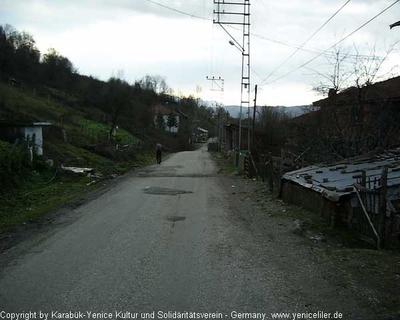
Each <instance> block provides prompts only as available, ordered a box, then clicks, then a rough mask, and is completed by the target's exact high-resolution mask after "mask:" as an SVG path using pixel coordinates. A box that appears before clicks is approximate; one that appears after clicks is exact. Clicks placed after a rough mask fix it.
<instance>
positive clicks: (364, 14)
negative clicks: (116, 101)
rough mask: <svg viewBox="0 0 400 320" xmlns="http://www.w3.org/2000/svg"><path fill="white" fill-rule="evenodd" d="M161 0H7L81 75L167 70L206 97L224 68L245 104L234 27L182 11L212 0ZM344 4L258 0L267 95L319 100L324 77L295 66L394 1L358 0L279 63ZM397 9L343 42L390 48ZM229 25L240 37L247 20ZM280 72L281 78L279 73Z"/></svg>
mask: <svg viewBox="0 0 400 320" xmlns="http://www.w3.org/2000/svg"><path fill="white" fill-rule="evenodd" d="M152 1H153V0H152ZM153 2H157V3H159V4H160V5H157V4H154V3H152V2H151V1H147V0H141V1H137V0H136V1H132V0H103V1H98V0H80V1H77V0H68V1H67V0H36V1H31V0H18V1H14V0H3V1H2V10H1V11H0V20H1V21H3V23H9V24H12V25H13V26H14V27H15V28H16V29H18V30H20V31H22V30H25V31H28V32H29V33H31V34H32V35H33V36H34V38H35V40H36V41H37V44H38V46H39V48H40V50H41V51H42V52H45V51H46V50H47V49H48V48H49V47H54V48H56V49H57V50H58V51H59V52H60V53H61V54H62V55H64V56H67V57H68V58H69V59H70V60H71V61H72V62H73V63H74V65H75V66H76V67H77V68H78V69H79V72H81V73H83V74H89V75H93V76H97V77H100V78H101V79H104V80H106V79H108V78H109V77H110V76H111V75H112V74H113V72H114V73H115V72H116V71H117V70H120V69H122V70H124V73H125V77H126V79H127V80H128V81H131V82H132V81H134V80H136V79H140V78H141V77H143V76H145V75H146V74H152V75H160V76H164V77H166V78H167V82H168V84H169V85H170V86H171V87H172V88H173V89H175V91H182V92H185V93H190V92H192V93H194V92H195V87H196V85H200V86H201V87H202V88H203V91H202V94H203V95H204V96H207V95H208V93H209V89H210V83H209V82H208V81H207V80H206V78H205V77H206V76H207V75H208V76H221V77H223V78H224V79H225V89H226V90H225V95H224V101H225V103H227V104H235V103H236V104H238V103H239V102H240V75H241V53H240V52H239V51H238V50H236V49H235V48H234V47H231V46H230V45H229V44H228V41H229V40H230V37H229V35H227V34H226V33H225V32H224V31H223V30H222V29H221V28H220V27H219V26H218V25H213V24H212V22H211V21H206V20H202V19H197V18H193V17H190V16H188V15H185V14H182V13H179V12H177V11H182V12H185V13H188V14H189V15H196V16H200V17H206V18H207V19H212V18H213V9H214V8H213V2H212V1H210V0H185V1H183V0H154V1H153ZM344 3H345V0H343V1H340V3H338V2H337V1H328V0H310V1H307V5H305V4H304V1H298V0H285V1H267V0H252V1H251V12H252V15H251V32H252V34H253V35H252V36H251V39H250V41H251V67H252V74H251V81H252V82H251V83H252V85H251V86H252V87H254V84H256V83H261V81H262V79H265V78H266V77H267V76H268V75H270V74H271V73H272V72H274V73H273V75H271V76H270V78H269V79H268V81H266V83H268V82H270V81H273V82H272V83H271V84H270V85H266V86H265V85H263V86H260V88H259V90H260V94H259V101H260V104H263V103H264V104H275V103H276V104H284V105H293V104H297V103H295V100H296V99H298V101H299V103H298V104H303V103H307V101H308V100H309V101H308V103H311V102H312V101H313V99H314V97H313V93H312V92H311V91H310V88H311V87H312V86H313V85H314V84H315V83H318V82H319V81H320V80H321V79H320V78H319V77H318V76H317V73H315V72H311V71H310V70H309V69H305V68H301V69H299V70H298V71H296V72H293V73H291V72H292V71H293V70H296V69H297V68H298V67H299V66H301V65H302V64H304V63H306V62H307V61H309V60H310V59H312V58H314V57H315V55H316V54H319V53H321V52H323V51H324V50H326V49H328V48H330V47H331V46H332V45H333V44H335V43H336V42H338V41H339V40H340V39H342V38H343V37H345V36H346V35H348V34H349V33H350V32H352V31H354V30H356V28H358V27H360V26H361V25H362V24H363V23H365V22H366V21H368V20H369V19H371V18H372V17H373V16H374V15H376V14H377V13H379V12H380V11H382V10H383V9H384V8H385V7H387V6H388V5H390V4H391V3H392V1H391V0H380V1H372V0H367V1H352V2H350V3H349V4H348V5H347V6H346V7H345V8H344V9H343V10H342V11H341V12H340V13H339V14H338V15H337V16H336V17H335V18H334V19H332V21H330V22H329V23H328V24H327V25H326V26H325V27H324V28H323V29H322V30H321V31H320V32H319V33H318V34H317V35H315V36H314V37H313V38H312V39H311V40H310V41H309V42H308V43H307V44H306V45H305V46H304V48H303V49H306V50H308V51H306V50H299V51H298V52H297V53H296V54H295V55H294V56H293V57H292V58H291V59H289V60H288V61H287V62H286V63H285V64H284V65H283V66H282V67H280V68H278V66H279V65H280V64H282V62H284V61H285V60H286V59H287V58H288V57H289V56H290V55H291V54H293V52H294V50H295V48H294V47H298V46H300V45H301V44H302V43H303V42H304V41H305V40H306V39H308V38H309V37H310V35H311V34H313V33H314V32H315V31H316V30H317V29H318V28H319V27H320V26H321V25H322V24H323V23H324V22H325V21H326V20H327V19H328V18H329V17H330V16H331V15H332V14H333V13H334V12H335V11H337V10H338V9H339V8H340V6H341V5H343V4H344ZM163 6H164V7H163ZM166 7H170V8H172V9H174V10H175V11H174V10H170V9H167V8H166ZM398 8H399V5H398V4H397V5H395V6H394V7H393V8H392V9H390V10H388V11H387V12H385V13H384V14H382V15H381V16H380V17H378V18H377V19H375V20H374V21H373V22H371V23H370V24H368V25H367V26H365V27H363V28H362V29H361V30H359V31H358V32H357V33H355V34H354V35H353V36H351V37H350V38H349V39H347V40H346V41H345V42H343V43H342V44H341V50H342V51H343V52H348V53H349V54H355V53H356V52H355V47H356V48H357V51H358V52H359V53H360V54H364V55H369V54H370V52H371V47H373V46H375V47H376V54H377V55H381V56H384V55H385V54H386V53H385V51H386V49H387V47H389V45H390V44H392V43H394V42H395V41H396V40H398V39H400V33H399V30H400V29H399V28H394V29H393V30H390V29H389V24H391V23H393V22H395V21H398V19H399V18H398V14H397V13H398ZM237 29H239V30H237ZM227 30H228V31H229V32H230V33H231V35H232V36H234V37H235V38H236V39H238V41H239V42H240V41H241V39H242V38H241V37H242V32H241V30H240V26H236V29H233V28H227ZM254 34H257V35H259V36H261V37H262V38H264V39H261V38H260V37H256V36H254ZM267 39H268V40H267ZM278 42H279V43H280V44H279V43H278ZM282 43H285V44H286V45H283V44H282ZM366 44H368V45H366ZM309 49H311V52H310V50H309ZM397 61H400V55H399V52H398V51H397V52H393V53H392V54H391V55H390V57H389V59H388V60H387V62H386V64H385V66H384V68H383V70H384V71H385V72H388V70H389V71H390V70H391V69H392V67H393V66H394V65H395V64H397ZM349 63H350V64H349V65H350V66H351V61H350V62H349ZM307 67H308V68H310V69H313V70H317V71H318V72H320V73H324V74H329V72H331V70H330V69H329V64H328V63H327V58H326V54H323V55H321V57H319V58H318V59H316V60H315V61H313V62H311V63H309V64H308V65H307ZM289 73H290V75H288V76H285V75H286V74H289ZM280 77H283V78H282V79H280V80H277V79H279V78H280ZM275 80H276V81H275Z"/></svg>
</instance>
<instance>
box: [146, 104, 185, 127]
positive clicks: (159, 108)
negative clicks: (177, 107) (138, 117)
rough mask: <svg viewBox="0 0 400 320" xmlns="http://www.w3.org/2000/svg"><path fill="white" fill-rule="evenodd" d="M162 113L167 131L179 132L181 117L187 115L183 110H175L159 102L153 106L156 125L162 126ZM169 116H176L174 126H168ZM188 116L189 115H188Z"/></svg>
mask: <svg viewBox="0 0 400 320" xmlns="http://www.w3.org/2000/svg"><path fill="white" fill-rule="evenodd" d="M160 115H161V116H162V119H163V121H164V129H165V131H168V132H172V133H177V132H178V131H179V120H180V117H181V116H182V117H185V116H186V115H185V114H184V113H183V112H175V111H174V110H172V109H171V108H169V107H167V106H164V105H161V104H158V105H156V106H155V107H154V108H153V116H154V125H155V126H160V124H159V117H160ZM169 117H174V118H175V123H176V126H174V127H168V119H169ZM186 117H187V116H186Z"/></svg>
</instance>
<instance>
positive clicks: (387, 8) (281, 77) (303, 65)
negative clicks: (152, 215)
mask: <svg viewBox="0 0 400 320" xmlns="http://www.w3.org/2000/svg"><path fill="white" fill-rule="evenodd" d="M399 1H400V0H396V1H395V2H393V3H392V4H391V5H390V6H388V7H386V8H385V9H384V10H382V11H381V12H379V13H378V14H377V15H375V16H374V17H372V18H371V19H369V20H368V21H367V22H365V23H364V24H362V25H361V26H360V27H358V28H357V29H356V30H354V31H353V32H351V33H349V34H348V35H347V36H345V37H344V38H343V39H342V40H340V41H338V42H337V43H335V44H334V45H332V46H331V47H329V48H328V49H327V50H326V51H324V52H327V51H329V50H331V49H332V48H334V47H335V46H337V45H338V44H340V43H342V42H343V41H345V40H346V39H348V38H349V37H351V36H352V35H353V34H355V33H356V32H357V31H359V30H360V29H362V28H364V27H365V26H366V25H367V24H369V23H370V22H372V21H373V20H375V19H376V18H377V17H379V16H380V15H381V14H383V13H385V12H386V11H387V10H389V9H390V8H391V7H393V6H394V5H395V4H396V3H397V2H399ZM324 52H322V53H320V54H319V55H317V56H315V57H314V58H312V59H310V60H308V61H307V62H305V63H303V64H302V65H301V66H299V67H297V68H296V69H294V70H292V71H290V72H288V73H286V74H284V75H283V76H280V77H278V78H276V79H275V80H272V81H270V82H267V83H266V84H271V83H273V82H276V81H278V80H280V79H283V78H285V77H287V76H288V75H291V74H292V73H294V72H296V71H297V70H299V69H301V68H303V67H305V66H306V65H308V64H309V63H311V62H313V61H314V60H316V59H317V58H319V57H320V56H322V55H323V54H324Z"/></svg>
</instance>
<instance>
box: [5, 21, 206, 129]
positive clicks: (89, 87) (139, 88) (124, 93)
mask: <svg viewBox="0 0 400 320" xmlns="http://www.w3.org/2000/svg"><path fill="white" fill-rule="evenodd" d="M0 80H1V81H3V82H10V83H11V82H12V84H14V85H15V84H17V85H21V84H22V85H23V86H26V87H29V88H33V89H34V90H35V93H36V94H37V95H43V96H51V97H52V98H54V99H56V100H59V101H60V102H61V103H63V104H65V105H69V106H71V107H73V108H76V109H78V110H80V111H83V112H85V114H87V115H88V116H89V117H94V114H98V113H94V112H91V111H92V110H94V109H98V110H101V111H102V112H103V113H104V114H106V115H107V118H108V119H107V120H108V122H109V123H110V124H111V126H110V133H112V131H113V130H114V128H115V126H116V125H117V123H118V125H120V126H123V127H124V128H125V129H127V130H130V131H132V130H137V129H146V128H149V127H152V126H154V125H155V124H154V115H153V113H152V108H153V107H154V106H155V105H156V104H164V105H166V104H167V105H168V106H169V107H170V108H172V109H175V110H178V109H180V110H181V111H182V112H184V113H185V114H186V115H187V116H188V117H189V118H190V119H192V120H196V121H197V123H198V125H199V126H202V127H205V128H206V129H208V130H210V131H212V130H213V126H214V120H213V118H214V111H213V110H214V109H212V108H208V107H206V106H204V105H202V104H201V103H199V99H195V98H194V97H192V96H190V97H180V98H179V99H177V97H175V96H174V95H173V94H172V92H173V90H172V89H171V88H169V87H168V85H167V83H166V80H165V78H164V77H162V76H151V75H146V76H144V77H143V78H142V79H140V80H136V81H135V82H134V83H128V82H127V81H125V80H124V79H123V74H122V71H121V72H119V73H118V75H117V76H112V77H110V79H109V80H108V81H101V80H99V79H96V78H95V77H92V76H86V75H81V74H79V72H78V70H77V69H76V68H75V67H74V65H73V63H72V62H71V61H70V60H69V59H68V58H67V57H65V56H63V55H62V54H61V53H59V52H57V51H56V50H55V49H53V48H50V49H49V50H48V51H47V52H46V53H44V54H42V53H41V52H40V51H39V49H38V48H37V46H36V42H35V39H34V38H33V36H32V35H30V34H29V33H27V32H25V31H23V32H20V31H18V30H16V29H15V28H14V27H12V26H10V25H0ZM49 88H51V89H52V90H50V89H49ZM53 89H55V90H53ZM93 120H99V119H93ZM187 127H188V128H186V131H187V132H186V133H187V134H190V132H189V131H190V130H191V128H189V126H187Z"/></svg>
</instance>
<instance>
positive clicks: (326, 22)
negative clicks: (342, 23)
mask: <svg viewBox="0 0 400 320" xmlns="http://www.w3.org/2000/svg"><path fill="white" fill-rule="evenodd" d="M350 1H351V0H347V1H346V3H345V4H343V5H342V6H341V7H340V8H339V10H337V11H336V12H335V13H334V14H333V15H332V16H331V17H330V18H329V19H328V20H326V21H325V22H324V23H323V24H322V26H320V27H319V28H318V30H317V31H315V32H314V33H313V34H312V35H311V36H310V37H309V38H308V39H307V40H306V41H304V42H303V44H302V45H301V46H300V47H299V48H297V49H296V50H295V51H294V52H293V53H292V54H291V55H290V56H289V57H287V58H286V60H285V61H283V62H282V63H281V64H280V65H279V66H278V67H277V68H275V70H273V71H272V72H271V73H270V74H269V75H268V76H267V77H266V78H265V79H264V80H263V81H262V82H261V83H260V85H262V84H263V83H264V82H265V81H266V80H268V79H269V78H270V77H271V76H272V75H273V74H274V73H275V72H276V71H278V70H279V69H280V68H281V67H282V66H283V65H284V64H285V63H286V62H288V61H289V60H290V59H291V58H292V57H293V56H294V55H295V54H296V53H297V52H299V50H300V49H301V48H303V47H304V45H305V44H306V43H307V42H308V41H310V40H311V39H312V38H313V37H314V36H315V35H316V34H317V33H318V32H319V31H321V30H322V28H323V27H325V26H326V25H327V24H328V23H329V22H330V21H331V20H332V19H333V18H334V17H335V16H336V15H337V14H338V13H339V12H340V11H342V9H343V8H344V7H345V6H347V5H348V4H349V3H350Z"/></svg>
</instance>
